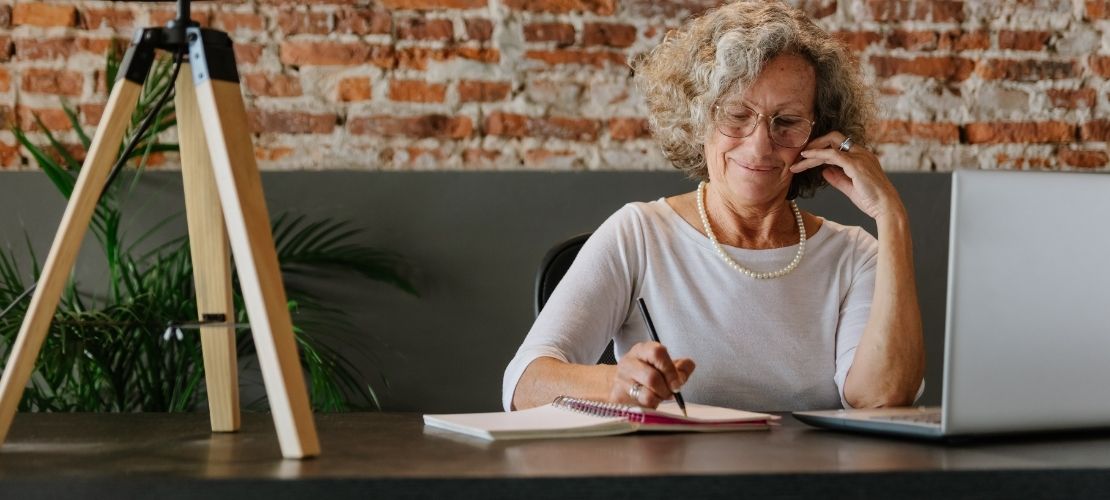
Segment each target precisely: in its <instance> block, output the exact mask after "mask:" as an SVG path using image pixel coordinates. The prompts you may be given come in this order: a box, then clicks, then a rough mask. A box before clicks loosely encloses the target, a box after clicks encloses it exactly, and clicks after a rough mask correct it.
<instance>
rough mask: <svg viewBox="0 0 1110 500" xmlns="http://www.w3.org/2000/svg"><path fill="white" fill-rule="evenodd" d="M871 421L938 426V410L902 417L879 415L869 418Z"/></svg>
mask: <svg viewBox="0 0 1110 500" xmlns="http://www.w3.org/2000/svg"><path fill="white" fill-rule="evenodd" d="M871 420H886V421H889V422H908V423H914V424H930V425H940V410H934V411H923V412H920V413H910V414H903V415H879V416H874V417H871Z"/></svg>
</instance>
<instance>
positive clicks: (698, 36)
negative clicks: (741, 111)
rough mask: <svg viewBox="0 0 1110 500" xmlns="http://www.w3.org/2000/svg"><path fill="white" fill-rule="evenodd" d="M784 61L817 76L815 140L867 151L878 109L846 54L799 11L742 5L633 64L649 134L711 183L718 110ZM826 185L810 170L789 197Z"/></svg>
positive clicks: (687, 29)
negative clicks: (798, 61) (832, 135)
mask: <svg viewBox="0 0 1110 500" xmlns="http://www.w3.org/2000/svg"><path fill="white" fill-rule="evenodd" d="M781 54H796V55H799V56H802V57H804V58H805V59H807V60H808V61H809V62H810V63H811V64H812V65H813V68H814V70H815V73H816V76H817V97H816V101H817V102H816V108H817V109H816V110H815V112H816V122H817V123H816V124H815V125H814V128H813V133H812V135H811V137H816V136H820V135H822V134H825V133H828V132H830V131H832V130H839V131H841V132H843V133H844V134H846V135H848V136H850V137H851V138H852V139H853V140H854V141H855V142H856V143H859V144H867V142H868V133H867V127H868V125H869V124H870V123H871V121H872V120H873V117H874V114H875V111H874V109H875V105H874V101H873V98H872V96H871V93H870V91H869V90H868V88H867V86H866V85H864V83H863V81H862V79H861V77H860V74H859V71H858V69H856V67H855V66H854V65H853V63H852V58H851V56H850V55H849V53H848V50H847V48H846V47H845V46H844V45H843V44H841V43H839V42H838V41H836V40H834V39H833V38H832V36H831V35H829V33H828V32H826V31H825V30H823V29H821V28H819V27H818V26H817V25H816V24H814V23H813V21H811V20H809V18H807V17H806V15H805V14H804V13H802V12H801V11H799V10H797V9H793V8H791V7H789V6H787V5H785V4H782V3H778V2H762V1H758V2H746V1H741V2H736V3H732V4H728V5H723V6H721V7H718V8H716V9H713V10H710V11H708V12H706V13H705V14H704V15H702V16H700V17H697V18H694V19H692V20H690V21H689V22H687V23H686V24H685V25H684V26H683V27H682V28H680V29H678V30H676V31H672V32H671V33H668V34H667V36H666V37H665V38H664V40H663V42H662V43H660V44H659V46H657V47H655V49H653V50H652V51H651V52H650V53H648V54H645V55H641V56H640V57H638V58H636V59H635V60H633V61H632V67H633V69H634V70H635V83H636V85H637V87H638V88H639V89H640V91H641V93H642V94H643V96H644V101H645V102H646V104H647V107H648V122H649V124H650V126H651V131H652V134H653V135H654V136H655V139H656V141H658V142H659V144H660V146H661V147H662V148H663V153H664V154H665V155H666V156H667V158H668V159H669V160H670V161H671V163H672V164H673V165H674V166H675V167H676V168H678V169H679V170H682V171H683V172H685V173H686V175H687V176H689V177H691V178H693V179H701V180H705V179H708V176H709V171H708V167H707V166H706V162H705V138H706V132H707V131H709V130H711V129H710V128H709V127H712V126H713V108H714V106H715V105H717V104H719V103H721V102H723V101H724V99H725V98H727V97H729V96H732V95H738V94H743V93H744V91H745V89H747V88H748V87H749V86H750V85H751V84H752V83H753V82H754V81H755V79H756V78H757V77H758V76H759V73H760V72H761V71H762V70H763V67H764V66H765V65H766V64H767V62H768V61H770V60H771V59H773V58H775V57H776V56H778V55H781ZM824 185H826V182H825V180H824V178H823V177H822V176H821V173H820V171H819V170H818V169H812V170H807V171H806V172H804V173H802V174H798V175H796V176H794V180H793V181H792V182H791V185H790V190H789V192H788V194H787V197H788V198H790V199H793V198H795V197H797V196H803V197H809V196H812V195H813V193H815V192H816V191H817V189H818V188H820V187H822V186H824Z"/></svg>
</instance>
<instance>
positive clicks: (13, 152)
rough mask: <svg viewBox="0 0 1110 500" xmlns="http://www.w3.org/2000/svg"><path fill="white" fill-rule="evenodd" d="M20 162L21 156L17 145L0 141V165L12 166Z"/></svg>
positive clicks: (21, 160)
mask: <svg viewBox="0 0 1110 500" xmlns="http://www.w3.org/2000/svg"><path fill="white" fill-rule="evenodd" d="M21 163H23V156H22V155H21V154H20V152H19V146H17V145H14V144H8V143H6V142H0V167H4V168H12V167H16V166H19V165H20V164H21Z"/></svg>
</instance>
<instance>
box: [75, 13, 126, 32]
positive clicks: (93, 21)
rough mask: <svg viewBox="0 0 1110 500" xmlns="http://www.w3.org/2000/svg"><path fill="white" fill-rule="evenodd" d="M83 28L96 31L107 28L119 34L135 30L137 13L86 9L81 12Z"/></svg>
mask: <svg viewBox="0 0 1110 500" xmlns="http://www.w3.org/2000/svg"><path fill="white" fill-rule="evenodd" d="M81 27H82V28H84V29H87V30H95V29H99V28H101V27H107V28H110V29H112V30H114V31H117V32H126V31H132V30H134V29H135V13H134V11H132V10H130V9H113V8H103V9H100V8H86V9H83V10H81Z"/></svg>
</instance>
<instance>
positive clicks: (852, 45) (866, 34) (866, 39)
mask: <svg viewBox="0 0 1110 500" xmlns="http://www.w3.org/2000/svg"><path fill="white" fill-rule="evenodd" d="M832 35H833V37H834V38H836V39H837V40H839V41H840V43H843V44H844V45H845V46H847V47H848V48H849V49H852V52H860V51H862V50H863V49H866V48H867V47H868V46H870V45H872V44H874V43H875V42H878V41H879V40H882V39H883V37H882V35H880V34H878V33H876V32H874V31H835V32H833V33H832ZM645 36H646V33H645Z"/></svg>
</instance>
